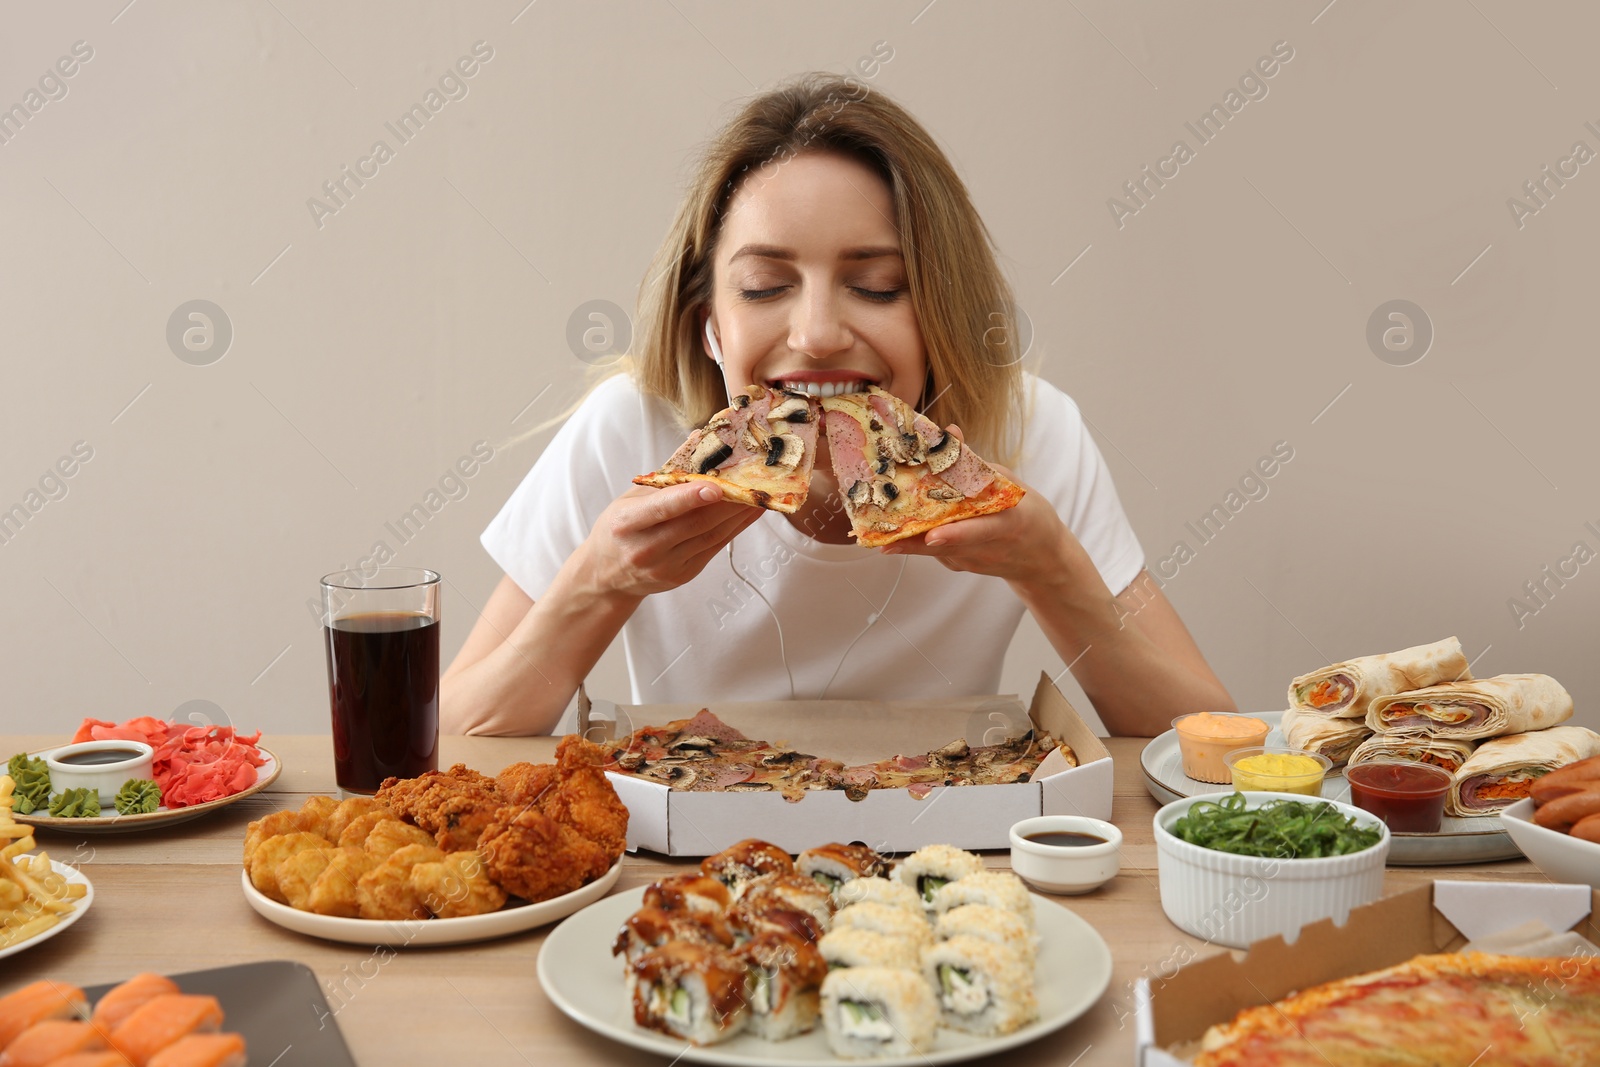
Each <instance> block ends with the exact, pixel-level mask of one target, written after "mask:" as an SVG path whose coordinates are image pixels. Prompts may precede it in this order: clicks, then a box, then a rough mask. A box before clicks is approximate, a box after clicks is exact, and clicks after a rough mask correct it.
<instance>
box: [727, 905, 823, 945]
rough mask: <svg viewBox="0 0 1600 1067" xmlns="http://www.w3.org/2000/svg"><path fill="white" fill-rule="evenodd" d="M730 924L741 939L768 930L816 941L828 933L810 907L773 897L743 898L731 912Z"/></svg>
mask: <svg viewBox="0 0 1600 1067" xmlns="http://www.w3.org/2000/svg"><path fill="white" fill-rule="evenodd" d="M728 925H729V926H730V927H732V928H733V936H734V939H735V940H736V941H739V942H745V941H749V940H750V939H751V938H753V937H755V936H756V935H757V934H759V933H761V932H762V931H764V930H777V931H780V932H783V933H789V934H794V935H795V936H796V937H803V938H805V939H806V940H807V941H815V940H816V939H817V938H819V937H821V936H822V935H823V933H824V931H823V929H822V924H821V923H819V922H817V918H816V916H814V915H812V914H811V913H810V912H809V911H799V910H797V909H795V908H791V907H787V906H786V905H784V904H782V903H779V902H777V901H773V900H765V901H762V900H757V901H753V902H749V903H746V902H744V901H740V902H739V903H738V904H735V905H734V906H733V910H731V911H729V912H728Z"/></svg>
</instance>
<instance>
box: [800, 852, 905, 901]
mask: <svg viewBox="0 0 1600 1067" xmlns="http://www.w3.org/2000/svg"><path fill="white" fill-rule="evenodd" d="M794 869H795V871H796V872H798V873H799V874H801V875H803V876H805V877H807V878H811V879H814V880H815V881H816V882H817V884H819V885H821V886H822V887H823V888H824V889H827V890H829V891H830V892H836V891H837V890H838V889H839V887H840V886H842V885H844V884H845V883H846V882H851V881H854V880H856V879H858V878H875V877H878V876H880V875H885V874H888V873H889V861H888V860H886V859H884V858H883V857H882V856H880V855H878V854H877V853H876V852H874V851H873V850H872V849H870V848H868V847H867V846H866V845H841V844H839V843H838V842H834V843H833V844H831V845H818V846H817V847H816V848H808V849H806V850H805V851H804V852H802V853H800V855H798V856H796V857H795V858H794Z"/></svg>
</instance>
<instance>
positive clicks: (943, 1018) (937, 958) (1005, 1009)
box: [922, 934, 1039, 1037]
mask: <svg viewBox="0 0 1600 1067" xmlns="http://www.w3.org/2000/svg"><path fill="white" fill-rule="evenodd" d="M922 976H923V978H924V979H926V981H927V983H928V988H929V989H931V990H934V991H936V992H937V995H938V999H939V1021H940V1023H941V1024H942V1025H944V1026H948V1027H950V1028H951V1029H954V1030H964V1031H966V1032H967V1033H969V1034H977V1035H978V1036H980V1037H998V1036H1000V1035H1002V1034H1009V1033H1011V1032H1012V1031H1014V1030H1017V1029H1019V1028H1021V1027H1023V1026H1025V1025H1027V1024H1028V1023H1030V1022H1032V1021H1033V1020H1034V1019H1037V1018H1038V1017H1039V1003H1038V1000H1037V998H1035V996H1034V992H1033V970H1032V968H1030V967H1027V966H1025V965H1024V964H1023V962H1022V961H1021V960H1020V959H1018V958H1017V955H1016V953H1014V952H1012V951H1010V950H1009V949H1006V948H1003V947H1001V946H1000V945H996V944H994V943H993V942H990V941H983V940H980V939H978V938H976V937H972V936H970V935H968V934H959V935H957V936H955V937H952V938H950V939H949V940H948V941H941V942H939V943H938V944H936V945H934V946H933V947H932V948H929V949H927V950H925V951H924V952H923V953H922Z"/></svg>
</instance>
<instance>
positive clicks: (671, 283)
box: [622, 73, 1025, 463]
mask: <svg viewBox="0 0 1600 1067" xmlns="http://www.w3.org/2000/svg"><path fill="white" fill-rule="evenodd" d="M802 152H833V153H839V154H842V155H845V156H848V157H850V158H852V159H856V160H860V161H861V162H863V163H865V164H866V165H867V166H868V167H870V168H871V169H872V170H873V171H875V172H876V173H878V174H879V175H880V176H881V177H882V178H883V180H884V182H885V183H886V184H887V185H888V187H889V192H890V195H891V196H892V197H893V201H894V210H895V224H896V229H897V230H898V231H899V234H900V240H901V243H902V245H903V248H902V253H903V255H904V257H905V263H906V271H907V275H908V278H907V288H908V291H909V295H910V299H911V306H912V308H913V309H914V311H915V312H916V316H917V322H918V324H919V325H920V327H921V330H922V339H923V345H924V348H925V351H926V352H927V360H928V386H927V388H926V389H925V391H924V393H923V396H922V398H921V402H920V403H919V404H918V407H919V409H921V410H923V411H925V412H926V413H927V414H928V416H929V417H930V418H932V419H933V420H934V421H935V422H936V423H937V424H938V425H940V426H944V425H946V424H949V423H956V424H957V425H959V426H960V427H961V430H962V433H963V435H964V436H965V437H966V439H967V441H969V442H971V443H972V444H973V445H974V446H975V447H976V448H977V449H978V450H979V452H980V453H982V454H983V455H985V456H986V457H989V458H993V459H995V460H998V461H1000V462H1006V463H1009V462H1014V460H1015V455H1016V451H1017V449H1018V447H1019V444H1020V439H1021V431H1022V423H1023V419H1024V416H1025V412H1024V409H1023V396H1022V393H1023V390H1022V370H1021V366H1020V363H1021V359H1020V356H1021V353H1019V352H1017V351H1016V349H1017V329H1016V311H1015V301H1014V299H1013V298H1012V295H1011V287H1010V286H1009V285H1008V284H1007V283H1006V280H1005V277H1004V276H1003V275H1002V274H1001V272H1000V268H999V265H998V264H997V263H996V261H995V256H994V249H993V242H992V239H991V238H990V236H989V231H988V229H987V228H986V227H985V226H984V224H983V220H982V219H980V218H979V217H978V213H977V211H976V210H975V209H974V208H973V206H972V200H971V198H970V197H969V196H968V195H967V189H966V186H965V185H964V184H963V183H962V181H961V178H960V177H959V176H958V175H957V174H956V172H955V169H954V168H953V167H952V166H951V165H950V161H949V160H948V159H947V158H946V157H945V155H944V153H943V152H942V151H941V150H940V149H939V146H938V145H937V144H935V143H934V141H933V138H932V137H930V136H929V135H928V132H927V130H925V129H923V128H922V126H921V125H920V124H919V123H918V122H917V121H916V119H914V118H912V117H911V115H910V114H909V113H908V112H907V111H906V110H905V109H904V108H902V107H901V106H900V105H898V104H896V103H894V102H893V101H892V100H889V99H888V98H886V97H884V96H883V95H882V94H881V93H876V92H873V91H871V90H869V89H868V88H867V86H866V85H865V84H864V83H862V82H860V81H858V80H856V79H854V78H846V77H841V76H838V75H833V74H820V73H813V74H805V75H801V76H800V77H798V78H795V79H793V80H791V81H789V82H787V83H785V84H783V85H780V86H779V87H778V88H776V89H773V90H771V91H769V92H765V93H762V94H761V95H759V96H757V97H755V98H754V99H752V100H750V102H749V103H747V104H746V105H745V106H744V108H743V109H742V110H741V111H740V112H739V114H738V115H737V116H736V117H735V118H734V119H733V121H732V122H730V123H728V125H727V126H726V127H724V128H723V130H722V132H721V133H719V134H718V135H717V136H716V138H715V139H714V140H713V141H712V142H711V144H710V146H709V147H708V148H707V150H706V153H705V156H704V158H703V159H702V161H701V163H700V167H699V170H698V173H697V174H696V175H695V177H694V179H693V181H692V182H691V184H690V186H689V190H688V194H687V195H686V196H685V197H684V200H683V204H682V205H681V206H680V207H679V209H678V215H677V218H676V219H674V220H673V223H672V228H671V229H670V230H669V231H668V232H667V236H666V239H665V240H664V241H663V242H662V244H661V248H660V250H659V251H658V252H657V253H656V257H655V261H654V262H653V263H652V264H651V267H650V272H649V274H647V275H646V280H645V283H644V286H643V288H642V290H641V292H640V295H639V309H638V322H637V324H636V325H637V332H636V338H635V343H634V345H633V346H632V348H633V352H632V353H631V354H630V356H629V358H628V359H627V360H626V361H625V362H624V364H623V365H622V366H623V369H626V370H628V371H629V372H631V373H632V374H633V375H634V377H635V378H636V379H637V381H638V382H639V386H640V388H641V389H642V390H643V391H644V392H646V393H650V394H653V395H655V396H658V397H660V398H661V399H663V400H665V401H666V402H667V403H668V404H669V405H670V406H671V407H672V408H673V409H674V410H675V411H676V412H677V414H678V417H679V418H680V419H681V420H682V421H683V423H684V425H685V426H686V427H687V426H698V425H701V424H703V423H705V422H706V421H707V420H709V419H710V418H711V416H712V415H713V414H715V413H716V412H717V411H719V410H721V409H722V408H723V407H725V406H726V405H727V392H726V390H725V388H724V384H723V380H722V376H721V374H720V372H719V371H718V368H717V367H716V365H715V364H714V363H712V361H711V360H710V359H709V358H707V357H706V355H705V353H704V349H703V348H702V347H701V340H700V323H701V316H702V313H703V312H704V311H705V310H706V309H708V308H709V307H710V305H711V292H712V284H711V278H712V258H713V255H714V254H715V251H716V245H717V238H718V235H719V232H720V229H721V225H722V220H723V217H724V214H725V212H726V211H727V207H728V204H729V202H730V201H731V200H732V199H733V196H734V194H735V193H736V192H737V191H738V190H739V188H740V187H741V185H742V183H743V182H745V181H746V180H749V179H750V178H752V177H755V176H757V175H758V174H761V173H763V172H770V168H774V167H780V166H782V165H783V164H784V163H786V162H787V161H788V160H790V159H792V158H794V157H795V156H796V155H799V154H800V153H802ZM740 384H742V383H734V385H735V388H737V387H738V386H739V385H740ZM923 405H926V407H924V406H923Z"/></svg>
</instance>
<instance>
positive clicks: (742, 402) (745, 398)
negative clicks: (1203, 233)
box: [733, 393, 750, 408]
mask: <svg viewBox="0 0 1600 1067" xmlns="http://www.w3.org/2000/svg"><path fill="white" fill-rule="evenodd" d="M733 406H734V407H736V408H747V407H749V406H750V394H749V393H740V394H738V395H737V396H735V397H734V398H733Z"/></svg>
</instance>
